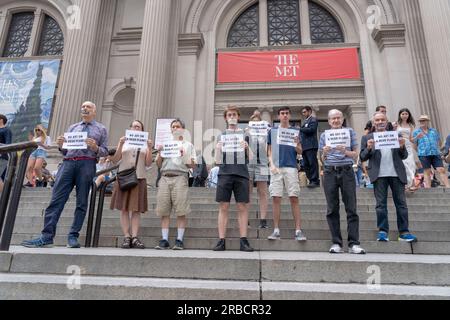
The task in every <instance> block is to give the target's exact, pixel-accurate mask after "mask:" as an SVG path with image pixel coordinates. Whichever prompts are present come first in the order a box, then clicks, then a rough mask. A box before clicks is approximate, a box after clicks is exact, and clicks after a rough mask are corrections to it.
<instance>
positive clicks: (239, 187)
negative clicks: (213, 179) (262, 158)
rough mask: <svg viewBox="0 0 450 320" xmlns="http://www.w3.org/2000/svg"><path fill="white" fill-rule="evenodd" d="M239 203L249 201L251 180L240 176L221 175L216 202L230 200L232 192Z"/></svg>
mask: <svg viewBox="0 0 450 320" xmlns="http://www.w3.org/2000/svg"><path fill="white" fill-rule="evenodd" d="M232 193H234V199H235V200H236V202H237V203H249V202H250V195H249V180H248V179H246V178H243V177H240V176H233V175H230V176H219V181H218V183H217V192H216V202H230V201H231V194H232Z"/></svg>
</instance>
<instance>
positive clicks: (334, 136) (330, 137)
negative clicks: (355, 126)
mask: <svg viewBox="0 0 450 320" xmlns="http://www.w3.org/2000/svg"><path fill="white" fill-rule="evenodd" d="M325 141H326V146H327V147H331V148H336V147H338V146H345V147H347V148H350V147H351V142H352V138H351V136H350V130H348V129H339V130H327V131H325Z"/></svg>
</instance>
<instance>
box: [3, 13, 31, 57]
mask: <svg viewBox="0 0 450 320" xmlns="http://www.w3.org/2000/svg"><path fill="white" fill-rule="evenodd" d="M33 22H34V13H33V12H21V13H16V14H13V15H12V17H11V23H10V25H9V32H8V37H7V39H6V43H5V49H4V50H3V56H4V57H7V58H16V57H23V56H24V55H25V53H26V52H27V51H28V47H29V45H30V39H31V31H32V30H33Z"/></svg>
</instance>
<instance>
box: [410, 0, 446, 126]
mask: <svg viewBox="0 0 450 320" xmlns="http://www.w3.org/2000/svg"><path fill="white" fill-rule="evenodd" d="M435 2H436V3H438V2H439V1H433V4H431V3H427V4H426V5H425V6H426V7H428V6H429V5H431V6H435ZM403 5H404V9H405V19H406V28H407V36H408V41H409V48H410V54H411V59H412V65H413V69H414V80H415V86H416V92H417V99H418V106H419V110H420V113H422V114H428V115H429V116H430V117H431V118H432V119H433V120H435V119H439V112H438V110H437V108H436V105H437V101H436V92H435V88H434V84H433V77H432V73H431V65H430V57H429V55H428V51H427V45H428V44H431V43H427V41H426V37H425V33H424V26H423V20H422V16H421V14H420V13H421V7H420V4H419V0H404V1H403ZM431 19H432V18H431ZM432 24H436V26H437V25H439V24H438V23H437V22H436V21H433V22H432ZM439 28H440V26H439ZM439 28H436V29H439ZM436 32H438V31H437V30H436ZM435 37H436V36H435V35H434V36H432V38H433V39H434V38H435ZM438 41H440V42H441V41H445V40H444V39H443V38H442V39H439V40H438ZM441 62H444V61H440V62H439V63H441ZM442 67H443V66H442V65H441V66H440V68H442ZM447 90H448V89H447ZM417 116H419V115H416V117H417Z"/></svg>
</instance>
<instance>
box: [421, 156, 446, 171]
mask: <svg viewBox="0 0 450 320" xmlns="http://www.w3.org/2000/svg"><path fill="white" fill-rule="evenodd" d="M419 159H420V162H421V163H422V167H423V168H424V169H431V167H433V168H434V169H437V168H443V167H444V163H443V162H442V159H441V157H440V156H427V157H419Z"/></svg>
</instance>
